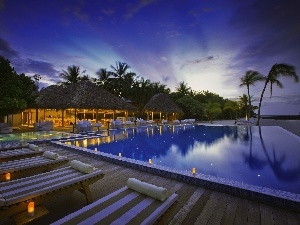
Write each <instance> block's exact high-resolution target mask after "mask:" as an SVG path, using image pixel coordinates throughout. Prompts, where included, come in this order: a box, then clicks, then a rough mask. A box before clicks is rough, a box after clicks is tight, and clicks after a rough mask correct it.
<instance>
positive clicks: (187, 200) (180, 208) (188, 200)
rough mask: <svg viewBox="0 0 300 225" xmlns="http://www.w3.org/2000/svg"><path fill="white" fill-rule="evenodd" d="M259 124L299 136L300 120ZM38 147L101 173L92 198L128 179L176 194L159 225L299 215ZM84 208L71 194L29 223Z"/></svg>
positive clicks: (280, 220) (285, 220)
mask: <svg viewBox="0 0 300 225" xmlns="http://www.w3.org/2000/svg"><path fill="white" fill-rule="evenodd" d="M214 124H223V125H233V121H214ZM261 125H267V126H274V125H275V126H276V125H279V126H281V127H283V128H284V129H287V130H289V131H290V132H292V133H294V134H296V135H298V136H300V135H299V134H297V132H300V129H299V127H300V121H295V122H291V123H290V121H271V120H267V121H265V120H264V121H262V124H261ZM42 145H43V146H42V147H43V148H45V149H49V150H51V151H55V152H57V153H59V154H60V155H64V156H67V157H68V158H69V159H70V160H73V159H79V160H81V161H85V162H87V163H90V164H92V165H93V166H95V167H97V168H101V169H102V170H104V172H105V176H104V178H103V179H101V180H99V181H98V182H96V183H95V184H93V185H92V186H91V191H92V194H93V197H94V199H99V198H101V197H103V196H105V195H107V194H109V193H111V192H113V191H115V190H117V189H119V188H121V187H122V186H124V185H125V184H126V180H127V179H128V178H129V177H135V178H137V179H140V180H142V181H146V182H149V183H152V184H155V185H157V186H164V187H166V188H167V189H169V190H170V191H171V192H177V193H178V194H179V200H178V202H177V204H176V205H175V206H174V207H173V210H172V211H170V212H169V213H167V214H166V215H165V216H164V217H163V218H162V219H163V220H162V222H161V224H189V225H190V224H300V213H299V212H294V211H291V210H286V209H282V208H279V207H274V206H272V205H267V204H264V203H260V202H258V201H252V200H247V199H243V198H239V197H236V196H233V195H229V194H225V193H221V192H217V191H213V190H210V189H207V188H202V187H199V186H195V185H191V184H187V183H184V182H179V181H176V180H173V179H168V178H163V177H160V176H156V175H153V174H149V173H146V172H142V171H139V170H135V169H132V168H128V167H124V166H120V165H116V164H112V163H109V162H106V161H103V160H99V159H98V158H95V157H91V156H88V155H83V154H80V153H77V152H75V151H71V150H67V149H63V148H60V147H53V146H51V145H48V144H42ZM84 205H85V198H84V196H83V195H82V194H81V193H80V192H77V191H75V192H73V193H70V194H68V195H66V196H64V197H61V198H59V199H53V201H51V202H48V203H46V204H45V206H46V208H47V209H48V210H49V213H48V214H47V215H45V216H43V217H41V218H39V219H37V220H35V221H32V222H31V223H29V224H49V223H51V222H53V221H56V220H58V219H60V218H61V217H63V216H65V215H67V214H69V213H71V212H73V211H76V210H78V209H80V208H82V207H83V206H84ZM0 224H14V223H13V220H11V219H9V218H6V219H3V218H1V220H0Z"/></svg>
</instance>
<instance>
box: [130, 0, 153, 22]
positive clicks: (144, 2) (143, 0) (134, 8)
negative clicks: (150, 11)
mask: <svg viewBox="0 0 300 225" xmlns="http://www.w3.org/2000/svg"><path fill="white" fill-rule="evenodd" d="M153 2H155V0H140V1H138V3H136V4H135V5H130V7H129V10H128V12H127V13H126V15H125V17H127V18H130V17H132V16H133V15H134V14H136V13H138V12H139V11H140V10H141V9H142V8H144V7H146V6H148V5H150V4H151V3H153Z"/></svg>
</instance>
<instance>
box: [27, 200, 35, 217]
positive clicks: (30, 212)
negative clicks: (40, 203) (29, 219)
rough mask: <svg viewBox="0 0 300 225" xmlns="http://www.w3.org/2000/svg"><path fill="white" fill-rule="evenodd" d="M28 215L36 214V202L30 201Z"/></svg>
mask: <svg viewBox="0 0 300 225" xmlns="http://www.w3.org/2000/svg"><path fill="white" fill-rule="evenodd" d="M28 216H34V202H29V203H28Z"/></svg>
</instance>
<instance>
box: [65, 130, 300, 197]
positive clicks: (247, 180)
mask: <svg viewBox="0 0 300 225" xmlns="http://www.w3.org/2000/svg"><path fill="white" fill-rule="evenodd" d="M66 144H69V145H75V146H81V147H85V148H88V149H90V150H91V151H95V148H96V149H97V150H98V151H101V152H105V153H109V154H112V155H116V156H118V155H119V154H121V155H122V157H126V158H131V159H135V160H140V161H145V162H148V161H149V159H151V160H152V163H153V164H156V165H161V166H166V167H170V168H175V169H176V170H180V171H191V169H192V168H196V171H197V173H199V174H205V175H209V176H213V177H217V178H221V179H228V180H232V181H237V182H240V183H243V184H249V185H253V186H258V187H267V188H270V189H272V190H280V191H284V192H290V193H296V194H300V189H299V184H300V149H299V146H300V138H299V137H298V136H296V135H293V134H291V133H289V132H287V131H286V130H284V129H282V128H280V127H256V126H201V125H196V126H188V127H185V126H158V127H147V128H136V129H127V130H117V131H110V134H109V136H107V137H98V138H91V139H83V140H74V141H67V142H66Z"/></svg>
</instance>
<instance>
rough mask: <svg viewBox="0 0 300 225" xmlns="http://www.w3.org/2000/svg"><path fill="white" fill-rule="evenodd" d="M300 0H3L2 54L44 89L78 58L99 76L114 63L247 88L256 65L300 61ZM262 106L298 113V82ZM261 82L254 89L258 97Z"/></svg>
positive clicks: (159, 75)
mask: <svg viewBox="0 0 300 225" xmlns="http://www.w3.org/2000/svg"><path fill="white" fill-rule="evenodd" d="M299 8H300V1H299V0H264V1H261V0H243V1H238V0H225V1H224V0H199V1H195V0H176V1H175V0H132V1H130V0H127V1H125V0H105V1H104V0H103V1H93V0H86V1H84V0H51V1H50V0H48V1H47V0H44V1H40V0H27V1H18V0H0V55H2V56H4V57H6V58H8V59H9V60H10V61H11V63H12V65H13V66H14V67H15V69H16V71H17V72H18V73H26V74H27V75H29V76H31V75H34V74H36V73H38V74H40V75H41V76H42V80H41V85H40V86H41V87H44V86H47V85H50V84H53V83H57V82H59V81H60V77H59V73H60V72H61V71H62V70H63V69H64V70H65V69H66V68H67V67H68V66H70V65H77V66H80V68H81V70H87V74H89V76H91V77H96V76H95V73H96V71H97V70H98V69H100V68H107V69H110V66H111V65H115V62H116V61H121V62H126V63H128V64H129V65H130V66H131V71H133V72H135V73H136V74H138V75H140V76H141V77H144V78H146V79H150V80H151V81H154V82H158V81H159V82H160V83H162V84H166V85H167V87H169V88H171V90H172V91H174V90H175V87H176V86H177V84H178V83H179V82H182V81H184V82H185V83H187V85H188V86H189V87H191V88H192V89H193V90H195V91H201V90H209V91H211V92H214V93H217V94H219V95H220V96H222V97H224V98H237V97H239V96H240V95H242V94H244V93H246V89H245V88H240V87H239V84H240V77H242V76H243V75H244V74H245V72H246V71H247V70H249V69H251V70H257V71H259V72H260V73H262V74H264V75H267V74H268V71H269V70H270V68H271V67H272V65H274V64H275V63H287V64H291V65H293V66H295V67H296V71H297V74H299V68H300V45H299V41H300V26H299V21H300V14H299V12H298V11H297V10H298V9H299ZM281 81H282V83H283V86H284V88H283V89H279V88H277V87H275V88H274V91H273V97H272V98H271V99H270V98H269V92H268V90H267V91H266V93H265V96H266V98H265V100H264V104H263V108H262V114H299V113H300V83H297V84H295V83H293V81H292V80H289V79H281ZM262 87H263V83H258V84H256V85H255V86H254V87H251V89H250V91H251V94H252V95H253V96H254V99H258V98H259V95H260V93H261V91H262Z"/></svg>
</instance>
